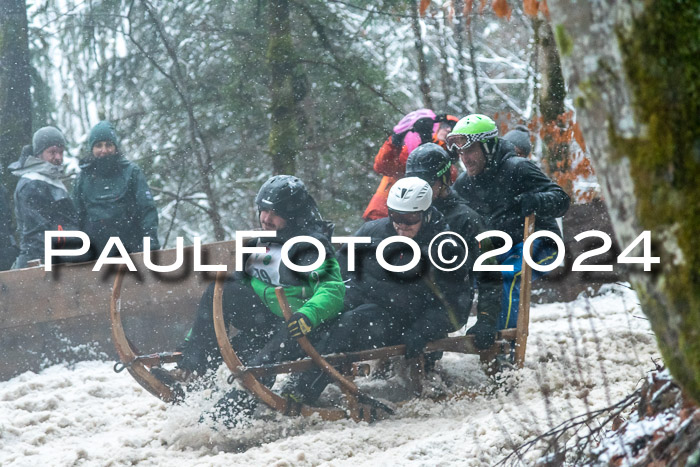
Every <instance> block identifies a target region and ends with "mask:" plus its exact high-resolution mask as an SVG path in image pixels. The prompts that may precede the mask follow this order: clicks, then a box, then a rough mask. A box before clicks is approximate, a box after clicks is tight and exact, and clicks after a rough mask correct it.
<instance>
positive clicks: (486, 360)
mask: <svg viewBox="0 0 700 467" xmlns="http://www.w3.org/2000/svg"><path fill="white" fill-rule="evenodd" d="M533 230H534V216H529V217H528V218H526V219H525V232H524V238H523V241H524V240H526V239H527V237H528V236H529V235H530V234H531V233H532V231H533ZM125 269H126V268H124V267H122V268H120V270H119V272H118V273H117V277H116V278H115V281H114V286H113V288H112V297H111V303H110V318H111V321H112V338H113V341H114V345H115V348H116V350H117V353H118V355H119V359H120V362H119V363H117V364H116V365H115V370H117V371H121V370H122V369H124V368H126V369H127V370H128V371H129V373H130V374H131V375H132V376H133V377H134V379H135V380H136V381H137V382H138V383H139V384H140V385H141V386H143V387H144V388H145V389H146V390H147V391H148V392H150V393H151V394H153V395H155V396H156V397H158V398H160V399H162V400H164V401H166V402H175V401H177V400H179V398H180V395H179V394H177V393H176V392H175V391H174V390H173V388H172V387H170V386H169V385H167V384H165V383H163V382H162V381H161V380H159V379H158V378H157V377H156V376H155V375H154V374H153V373H151V371H150V368H151V367H154V366H155V367H157V366H160V364H162V363H168V362H175V361H177V360H178V359H179V358H180V354H179V353H177V352H164V353H160V354H149V355H139V353H138V351H137V350H136V349H135V348H134V346H133V345H132V344H131V342H130V341H129V340H128V338H127V337H126V334H125V332H124V327H123V325H122V321H121V312H120V308H121V306H120V305H121V302H120V295H121V284H122V279H123V276H124V273H125ZM225 277H226V274H225V273H222V272H220V273H218V274H217V278H216V284H215V289H214V300H213V318H214V329H215V331H216V338H217V343H218V345H219V348H220V350H221V355H222V357H223V360H224V362H225V363H226V365H227V367H228V368H229V370H230V371H231V373H232V374H233V376H234V378H235V379H238V380H239V381H240V383H241V385H242V386H243V387H244V388H245V389H246V390H248V391H249V392H250V393H252V394H253V395H254V396H255V397H257V398H258V399H259V400H260V401H262V402H263V403H265V404H266V405H267V406H269V407H270V408H272V409H274V410H276V411H278V412H280V413H282V414H285V415H303V416H312V415H318V416H319V417H320V418H322V419H323V420H330V421H334V420H341V419H345V418H351V419H353V420H355V421H361V420H364V421H372V420H375V419H377V418H381V413H382V412H381V411H378V410H377V407H376V406H375V407H371V406H369V405H367V404H363V403H358V400H357V397H356V395H357V393H355V394H353V393H352V391H351V390H348V387H347V386H348V383H342V382H341V384H340V386H341V389H344V390H345V391H344V392H345V393H346V396H347V398H348V401H349V408H348V409H347V410H344V409H341V408H321V407H313V406H309V405H305V404H300V403H297V402H295V401H292V400H289V399H286V398H283V397H281V396H279V395H277V394H275V393H274V392H272V391H271V390H270V389H269V388H268V387H266V386H265V385H263V384H262V383H260V381H259V380H258V378H260V377H263V376H268V375H277V374H284V373H296V372H303V371H307V370H310V369H312V368H314V367H316V366H317V363H315V362H314V361H313V359H312V358H311V357H307V358H303V359H300V360H295V361H290V362H281V363H275V364H266V365H260V366H248V367H246V366H245V365H243V362H242V361H241V360H240V359H239V358H238V356H237V354H236V352H235V350H234V349H233V347H232V346H231V343H230V341H229V339H228V333H227V330H226V325H225V322H224V318H223V307H222V299H223V281H224V279H225ZM530 280H531V271H530V269H529V266H528V265H527V264H526V263H524V264H523V267H522V282H521V291H520V304H519V315H518V321H517V327H515V328H510V329H503V330H501V331H499V332H498V335H497V337H496V341H495V343H494V345H493V346H492V347H491V348H489V349H486V350H478V349H477V348H476V346H475V345H474V336H471V335H468V336H458V337H447V338H444V339H439V340H437V341H433V342H429V343H428V344H426V346H425V348H424V349H423V352H424V353H426V354H428V353H434V352H456V353H463V354H477V355H479V357H480V360H481V362H482V363H483V364H484V365H485V366H486V368H487V371H489V369H491V370H493V371H495V366H494V365H492V364H493V363H494V362H495V361H496V357H497V356H498V355H499V354H506V355H507V356H508V357H509V358H510V359H511V360H512V362H513V363H515V364H516V366H517V367H519V368H522V366H523V363H524V358H525V349H526V344H527V337H528V327H529V306H530ZM405 353H406V346H405V345H394V346H389V347H383V348H378V349H370V350H362V351H357V352H347V353H338V354H333V355H328V356H323V357H322V358H323V360H324V362H326V363H327V365H329V366H332V367H347V366H348V365H351V364H353V363H358V362H365V361H370V360H377V359H386V358H390V357H397V356H402V355H405ZM334 379H336V382H338V379H337V377H336V378H334ZM351 384H352V383H351ZM344 385H345V386H346V387H343V386H344ZM355 388H356V387H355Z"/></svg>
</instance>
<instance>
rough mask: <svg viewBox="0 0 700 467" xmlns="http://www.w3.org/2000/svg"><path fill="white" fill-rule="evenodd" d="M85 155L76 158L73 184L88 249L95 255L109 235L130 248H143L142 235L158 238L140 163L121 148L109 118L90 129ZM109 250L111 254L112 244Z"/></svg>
mask: <svg viewBox="0 0 700 467" xmlns="http://www.w3.org/2000/svg"><path fill="white" fill-rule="evenodd" d="M88 146H89V148H90V155H89V156H88V157H86V158H85V159H83V161H82V162H81V164H80V170H81V172H80V175H79V176H78V179H77V180H76V182H75V184H74V187H73V194H72V196H73V201H74V203H75V206H76V208H77V210H78V218H79V221H80V230H82V231H83V232H85V233H86V234H87V235H88V237H90V244H91V250H92V252H93V255H94V256H95V255H99V254H100V253H101V252H102V250H103V249H104V247H105V245H106V244H107V241H108V240H109V237H119V239H120V240H121V242H122V244H123V245H124V248H125V249H126V251H127V252H129V253H134V252H139V251H142V249H143V238H144V237H149V238H150V239H151V249H152V250H155V249H158V248H160V243H159V242H158V211H157V209H156V204H155V202H154V201H153V195H152V194H151V190H150V188H149V187H148V182H146V177H145V176H144V175H143V172H142V171H141V169H140V168H139V167H138V166H137V165H136V164H134V163H133V162H130V161H128V160H127V159H126V158H125V157H124V156H123V155H122V153H121V151H120V148H119V140H118V137H117V133H116V132H115V130H114V128H113V127H112V124H111V123H109V122H107V121H101V122H99V123H98V124H97V125H95V126H94V127H93V128H92V129H91V130H90V135H89V138H88ZM111 254H116V249H115V248H112V250H111Z"/></svg>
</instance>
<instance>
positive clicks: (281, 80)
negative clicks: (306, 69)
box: [267, 0, 298, 174]
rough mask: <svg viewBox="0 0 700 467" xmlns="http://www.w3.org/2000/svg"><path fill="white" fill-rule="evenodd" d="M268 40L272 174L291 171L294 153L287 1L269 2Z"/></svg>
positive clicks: (296, 150)
mask: <svg viewBox="0 0 700 467" xmlns="http://www.w3.org/2000/svg"><path fill="white" fill-rule="evenodd" d="M269 8H270V11H269V15H270V39H269V42H268V47H267V60H268V63H269V65H270V97H271V100H270V114H271V115H272V122H271V125H270V139H269V145H270V154H271V155H272V168H273V170H274V172H275V173H276V174H293V173H295V169H296V163H295V161H296V155H297V152H298V141H297V123H296V115H295V108H296V105H295V101H296V99H295V96H294V83H293V79H294V78H293V76H294V65H295V64H294V46H293V44H292V33H291V30H290V24H289V23H290V22H289V2H288V1H287V0H271V1H270V3H269Z"/></svg>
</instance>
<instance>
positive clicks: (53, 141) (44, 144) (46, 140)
mask: <svg viewBox="0 0 700 467" xmlns="http://www.w3.org/2000/svg"><path fill="white" fill-rule="evenodd" d="M51 146H60V147H62V148H65V147H66V138H64V136H63V133H61V130H59V129H58V128H56V127H53V126H45V127H44V128H40V129H38V130H37V131H36V133H34V137H33V138H32V151H33V152H34V155H35V156H38V155H39V154H41V153H42V152H44V150H46V149H48V148H50V147H51Z"/></svg>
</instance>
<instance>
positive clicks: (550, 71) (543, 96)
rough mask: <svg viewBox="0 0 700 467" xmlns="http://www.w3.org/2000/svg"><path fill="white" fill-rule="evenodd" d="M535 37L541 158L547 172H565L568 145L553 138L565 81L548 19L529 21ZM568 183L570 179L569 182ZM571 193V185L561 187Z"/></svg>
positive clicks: (561, 123)
mask: <svg viewBox="0 0 700 467" xmlns="http://www.w3.org/2000/svg"><path fill="white" fill-rule="evenodd" d="M533 27H534V30H535V41H536V43H537V63H538V66H539V71H540V76H541V78H540V91H539V108H540V114H541V115H542V124H543V125H544V126H545V128H546V129H547V130H546V131H545V134H544V138H543V142H544V147H543V158H542V159H543V162H544V165H545V170H546V172H547V173H548V174H550V175H553V174H554V173H555V172H568V171H569V170H570V168H571V167H570V163H569V145H568V144H567V143H566V142H564V141H562V139H561V138H557V136H558V133H559V132H558V131H557V129H560V130H562V129H563V127H565V126H566V123H565V122H564V121H563V118H562V117H563V114H564V113H565V112H566V106H565V105H564V99H565V98H566V85H565V83H564V76H563V75H562V71H561V63H560V60H559V52H558V50H557V45H556V43H555V41H554V34H553V33H552V27H551V25H550V24H549V22H547V21H544V20H541V19H536V20H535V21H534V24H533ZM569 183H570V182H569ZM564 189H565V190H566V191H567V192H568V193H571V191H572V188H571V186H568V187H564Z"/></svg>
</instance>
